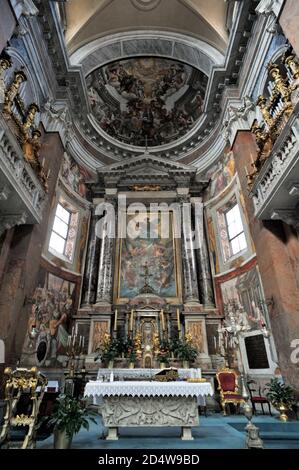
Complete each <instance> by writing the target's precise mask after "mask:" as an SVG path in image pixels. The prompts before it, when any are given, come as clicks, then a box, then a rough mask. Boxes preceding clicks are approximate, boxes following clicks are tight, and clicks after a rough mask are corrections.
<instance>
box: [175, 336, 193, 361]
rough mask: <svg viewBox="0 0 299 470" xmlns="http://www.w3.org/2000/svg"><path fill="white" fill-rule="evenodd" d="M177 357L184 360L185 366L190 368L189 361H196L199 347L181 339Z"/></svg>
mask: <svg viewBox="0 0 299 470" xmlns="http://www.w3.org/2000/svg"><path fill="white" fill-rule="evenodd" d="M175 352H176V357H177V359H180V360H181V361H182V362H183V367H184V368H189V363H190V362H193V361H195V359H196V358H197V355H198V351H197V349H196V348H195V347H194V346H193V345H192V344H191V343H190V342H188V341H181V340H180V341H179V342H178V343H177V345H176V351H175Z"/></svg>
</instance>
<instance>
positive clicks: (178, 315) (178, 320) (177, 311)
mask: <svg viewBox="0 0 299 470" xmlns="http://www.w3.org/2000/svg"><path fill="white" fill-rule="evenodd" d="M176 317H177V322H178V331H181V322H180V311H179V309H178V308H177V310H176Z"/></svg>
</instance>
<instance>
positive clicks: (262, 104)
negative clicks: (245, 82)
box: [256, 95, 274, 127]
mask: <svg viewBox="0 0 299 470" xmlns="http://www.w3.org/2000/svg"><path fill="white" fill-rule="evenodd" d="M256 104H257V105H258V107H259V108H260V110H261V113H262V115H263V118H264V121H265V122H266V124H267V125H268V126H269V127H271V126H273V123H274V121H273V118H272V116H271V114H270V110H269V108H270V107H269V105H268V104H267V100H266V98H265V97H264V96H263V95H260V96H259V97H258V99H257V102H256Z"/></svg>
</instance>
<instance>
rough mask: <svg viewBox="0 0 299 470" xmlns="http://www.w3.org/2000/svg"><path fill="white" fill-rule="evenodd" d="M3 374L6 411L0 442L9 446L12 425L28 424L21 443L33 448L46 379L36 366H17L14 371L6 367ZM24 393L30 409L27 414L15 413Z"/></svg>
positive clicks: (23, 446)
mask: <svg viewBox="0 0 299 470" xmlns="http://www.w3.org/2000/svg"><path fill="white" fill-rule="evenodd" d="M4 375H6V376H7V380H6V385H5V404H6V412H5V416H4V424H3V426H2V430H1V434H0V444H3V443H6V445H7V447H9V431H10V428H11V427H12V426H28V430H27V432H26V435H25V438H24V441H23V443H22V449H27V448H28V447H30V448H33V447H35V431H36V423H37V416H38V411H39V407H40V404H41V402H42V399H43V396H44V392H45V389H46V385H47V383H48V380H47V379H46V377H45V376H44V375H42V374H41V373H40V372H38V371H37V368H36V367H32V368H31V369H23V368H17V369H16V370H14V371H13V370H12V369H11V368H10V367H7V368H6V369H5V370H4ZM25 393H27V394H28V393H29V394H30V400H31V403H32V407H31V411H30V412H29V414H28V415H25V414H21V415H15V411H16V408H17V404H18V402H19V400H20V398H21V396H22V394H25Z"/></svg>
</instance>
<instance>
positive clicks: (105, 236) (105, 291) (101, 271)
mask: <svg viewBox="0 0 299 470" xmlns="http://www.w3.org/2000/svg"><path fill="white" fill-rule="evenodd" d="M105 202H106V203H110V204H111V207H113V208H114V217H112V211H111V212H110V216H109V217H107V220H106V221H107V223H106V225H105V226H104V228H103V233H102V239H101V248H100V257H99V267H98V286H97V298H96V302H97V303H109V304H110V303H111V302H112V289H113V267H114V254H115V234H116V227H117V203H116V197H108V196H106V197H105ZM113 233H114V236H112V235H113Z"/></svg>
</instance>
